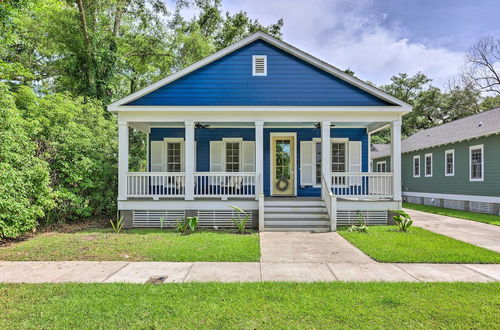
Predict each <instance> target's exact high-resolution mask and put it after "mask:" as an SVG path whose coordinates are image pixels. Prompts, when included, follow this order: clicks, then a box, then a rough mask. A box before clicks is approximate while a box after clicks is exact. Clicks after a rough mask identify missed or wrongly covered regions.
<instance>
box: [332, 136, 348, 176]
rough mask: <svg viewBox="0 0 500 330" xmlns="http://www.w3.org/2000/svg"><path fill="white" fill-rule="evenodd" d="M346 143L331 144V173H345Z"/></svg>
mask: <svg viewBox="0 0 500 330" xmlns="http://www.w3.org/2000/svg"><path fill="white" fill-rule="evenodd" d="M346 145H347V143H346V142H340V143H339V142H333V143H332V172H345V171H346V161H347V152H346V150H347V148H346Z"/></svg>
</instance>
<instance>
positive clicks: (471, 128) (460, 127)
mask: <svg viewBox="0 0 500 330" xmlns="http://www.w3.org/2000/svg"><path fill="white" fill-rule="evenodd" d="M390 150H391V147H390V145H389V144H373V145H372V146H371V159H372V164H371V167H372V171H373V172H390V171H391V158H390ZM401 152H402V156H401V166H402V176H401V180H402V194H403V200H404V201H406V202H409V203H416V204H425V205H433V206H440V207H445V208H450V209H458V210H468V211H473V212H482V213H492V214H500V210H499V208H500V108H496V109H492V110H489V111H485V112H482V113H479V114H476V115H472V116H469V117H465V118H462V119H459V120H455V121H453V122H450V123H446V124H443V125H441V126H436V127H432V128H429V129H426V130H423V131H421V132H418V133H416V134H414V135H412V136H410V137H408V138H406V139H405V140H403V141H402V142H401Z"/></svg>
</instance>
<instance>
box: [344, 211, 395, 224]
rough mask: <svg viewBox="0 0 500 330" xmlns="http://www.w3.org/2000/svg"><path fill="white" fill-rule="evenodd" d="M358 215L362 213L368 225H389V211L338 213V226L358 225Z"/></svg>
mask: <svg viewBox="0 0 500 330" xmlns="http://www.w3.org/2000/svg"><path fill="white" fill-rule="evenodd" d="M358 213H361V215H362V216H363V217H364V218H365V220H366V224H368V225H386V224H387V211H337V224H338V225H339V226H350V225H355V224H358Z"/></svg>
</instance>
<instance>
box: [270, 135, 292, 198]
mask: <svg viewBox="0 0 500 330" xmlns="http://www.w3.org/2000/svg"><path fill="white" fill-rule="evenodd" d="M271 157H272V166H271V171H272V176H271V180H272V181H271V186H272V194H273V195H276V196H281V195H282V196H292V195H295V136H272V138H271Z"/></svg>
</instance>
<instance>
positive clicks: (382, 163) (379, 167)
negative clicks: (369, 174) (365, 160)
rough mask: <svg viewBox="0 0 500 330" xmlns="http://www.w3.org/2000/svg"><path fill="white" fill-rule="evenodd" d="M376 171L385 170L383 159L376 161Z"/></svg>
mask: <svg viewBox="0 0 500 330" xmlns="http://www.w3.org/2000/svg"><path fill="white" fill-rule="evenodd" d="M377 172H387V165H386V162H385V160H384V161H383V162H377Z"/></svg>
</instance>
